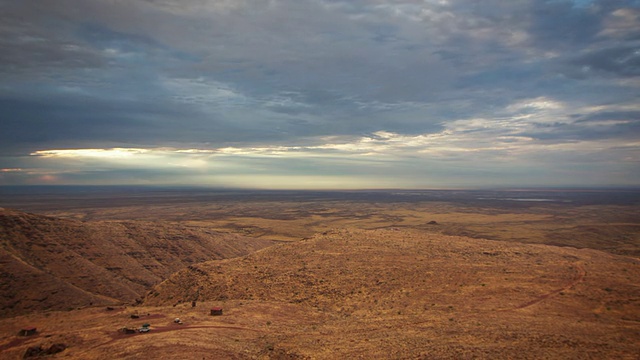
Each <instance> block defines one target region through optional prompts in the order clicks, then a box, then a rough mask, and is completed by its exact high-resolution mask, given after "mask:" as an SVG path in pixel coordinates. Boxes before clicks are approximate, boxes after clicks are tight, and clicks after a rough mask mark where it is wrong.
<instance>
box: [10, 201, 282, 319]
mask: <svg viewBox="0 0 640 360" xmlns="http://www.w3.org/2000/svg"><path fill="white" fill-rule="evenodd" d="M269 245H272V242H271V241H268V240H262V239H253V238H246V237H243V236H239V235H232V234H225V233H220V232H216V231H213V230H211V229H208V228H205V227H197V226H186V225H182V224H179V223H171V222H137V221H96V222H81V221H77V220H68V219H58V218H53V217H47V216H41V215H35V214H28V213H23V212H18V211H13V210H6V209H3V210H0V276H1V277H2V279H1V280H2V281H0V317H5V316H11V315H16V314H23V313H26V312H29V311H34V310H45V309H54V310H62V309H73V308H77V307H82V306H88V305H104V304H117V303H122V302H134V301H136V299H138V298H140V297H141V296H143V295H144V294H145V293H146V291H147V290H148V289H149V288H150V287H151V286H153V285H155V284H157V283H159V282H160V281H162V280H164V279H165V278H166V277H168V276H169V275H170V274H172V273H174V272H175V271H178V270H179V269H181V268H183V267H186V266H188V265H190V264H194V263H199V262H202V261H207V260H212V259H223V258H231V257H237V256H242V255H246V254H248V253H250V252H253V251H255V250H258V249H261V248H263V247H266V246H269Z"/></svg>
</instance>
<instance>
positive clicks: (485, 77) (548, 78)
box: [0, 0, 640, 188]
mask: <svg viewBox="0 0 640 360" xmlns="http://www.w3.org/2000/svg"><path fill="white" fill-rule="evenodd" d="M0 23H2V25H1V26H0V35H2V36H0V39H1V40H0V47H1V48H2V52H1V55H0V65H1V66H0V110H1V111H0V150H1V153H0V169H1V170H0V184H45V183H46V184H49V183H52V184H185V185H211V186H243V187H263V188H359V187H369V188H371V187H374V188H376V187H410V188H415V187H470V186H494V185H496V186H521V185H524V186H568V185H578V186H611V185H624V186H635V185H640V181H639V180H638V179H640V166H639V165H640V131H639V129H640V126H639V125H640V105H638V104H640V99H639V97H640V96H639V94H640V42H639V41H640V40H639V39H640V31H639V30H638V29H640V5H639V4H638V3H637V2H635V1H631V0H629V1H623V0H621V1H604V0H603V1H537V0H531V1H519V2H505V1H486V2H484V1H483V2H476V1H468V0H466V1H463V0H458V1H454V0H452V1H445V0H440V1H428V0H425V1H415V0H395V1H335V0H334V1H329V0H324V1H320V0H317V1H293V0H291V1H286V0H279V1H276V0H274V1H195V0H193V1H190V0H189V1H180V2H178V1H172V0H162V1H142V0H140V1H127V2H113V1H104V0H102V1H98V0H87V1H82V2H77V1H70V0H56V1H47V2H41V1H28V0H27V1H20V2H15V1H0Z"/></svg>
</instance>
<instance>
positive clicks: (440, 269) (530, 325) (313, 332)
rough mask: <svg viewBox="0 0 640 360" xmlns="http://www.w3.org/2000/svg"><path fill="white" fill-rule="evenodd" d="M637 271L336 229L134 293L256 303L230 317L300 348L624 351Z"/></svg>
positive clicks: (171, 301) (637, 300)
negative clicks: (251, 310) (250, 309)
mask: <svg viewBox="0 0 640 360" xmlns="http://www.w3.org/2000/svg"><path fill="white" fill-rule="evenodd" d="M639 278H640V263H639V262H638V261H637V260H634V259H631V258H626V257H621V256H616V255H611V254H607V253H604V252H600V251H595V250H585V249H583V250H577V249H572V248H559V247H553V246H545V245H525V244H510V243H504V242H496V241H488V240H477V239H469V238H463V237H449V236H442V235H433V234H431V235H428V234H424V233H420V232H414V231H400V230H395V231H394V230H376V231H362V230H340V231H332V232H328V233H325V234H323V235H318V236H316V237H314V238H312V239H309V240H305V241H301V242H297V243H292V244H282V245H277V246H274V247H270V248H268V249H264V250H261V251H259V252H257V253H254V254H251V255H248V256H245V257H243V258H238V259H231V260H222V261H210V262H206V263H203V264H197V265H193V266H190V267H189V268H187V269H184V270H181V271H179V272H178V273H176V274H174V275H173V276H171V277H170V278H169V279H168V280H166V281H164V282H162V283H161V284H159V285H158V286H156V287H155V289H154V291H153V292H151V293H150V294H149V295H148V296H147V298H146V299H145V301H144V305H148V306H169V305H173V306H175V305H177V304H180V303H182V302H186V301H191V300H196V299H197V300H198V301H205V302H207V303H214V304H227V305H225V307H231V308H232V309H231V311H238V312H243V311H242V310H240V309H239V308H246V306H249V305H251V306H252V307H256V305H255V304H266V305H265V306H262V307H261V308H260V309H259V310H256V311H257V313H251V314H243V316H245V317H246V318H241V319H240V318H235V319H234V321H238V322H242V323H243V324H244V325H243V326H248V327H250V328H251V327H253V328H256V329H263V327H264V324H267V328H269V329H270V331H269V332H268V335H266V339H267V340H264V339H265V338H264V337H263V338H262V339H263V341H267V342H268V343H269V344H271V347H272V348H273V349H278V351H280V354H281V355H282V354H289V355H291V356H293V355H295V356H299V357H309V358H331V356H334V355H333V354H340V357H343V358H345V357H363V356H367V357H376V358H420V356H417V354H421V356H424V357H426V358H451V357H457V358H459V357H464V358H475V357H480V358H495V357H496V356H498V357H500V358H584V357H593V358H628V359H631V358H634V357H635V356H636V355H637V354H638V350H640V349H639V348H638V345H637V344H639V343H640V336H639V334H640V316H639V314H640V286H639V285H638V283H637V279H639ZM235 308H238V309H235ZM276 323H277V325H274V324H276ZM220 346H221V347H222V348H224V345H220ZM227 350H228V349H227ZM268 354H272V355H273V354H275V353H273V352H267V355H268ZM292 354H293V355H292ZM456 354H457V355H456ZM263 355H264V354H263ZM463 355H464V356H463ZM283 358H286V357H283ZM291 358H294V357H291Z"/></svg>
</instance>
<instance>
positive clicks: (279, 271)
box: [0, 187, 640, 359]
mask: <svg viewBox="0 0 640 360" xmlns="http://www.w3.org/2000/svg"><path fill="white" fill-rule="evenodd" d="M0 207H1V210H0V244H1V245H2V246H1V247H0V277H1V281H0V358H1V359H22V358H34V359H37V358H52V359H55V358H61V359H62V358H64V359H141V358H145V359H345V358H356V359H639V358H640V355H639V354H640V192H638V191H633V190H603V189H601V190H562V189H561V190H553V191H552V190H511V191H506V190H501V191H489V190H477V191H454V190H438V191H436V190H431V191H427V190H424V191H418V190H416V191H408V190H404V191H392V190H388V191H382V190H380V191H333V192H321V191H317V192H308V191H307V192H305V191H235V190H206V189H180V188H173V189H165V188H142V187H114V188H91V187H88V188H82V187H80V188H71V187H69V188H46V187H43V188H37V189H29V191H26V190H24V189H21V188H19V187H15V188H3V189H1V190H0ZM213 313H215V315H213ZM220 313H221V315H220ZM144 325H147V326H144ZM33 328H35V330H31V329H33ZM145 328H146V329H148V331H146V330H145V331H143V332H140V330H141V329H145ZM127 329H128V331H127ZM32 332H33V333H32ZM128 332H130V333H128Z"/></svg>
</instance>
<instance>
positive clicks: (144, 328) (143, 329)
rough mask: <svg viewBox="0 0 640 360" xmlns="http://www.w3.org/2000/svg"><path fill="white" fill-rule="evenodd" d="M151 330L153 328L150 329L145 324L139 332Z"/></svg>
mask: <svg viewBox="0 0 640 360" xmlns="http://www.w3.org/2000/svg"><path fill="white" fill-rule="evenodd" d="M150 330H151V329H149V328H148V327H146V326H143V327H141V328H140V329H138V332H141V333H146V332H149V331H150Z"/></svg>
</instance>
